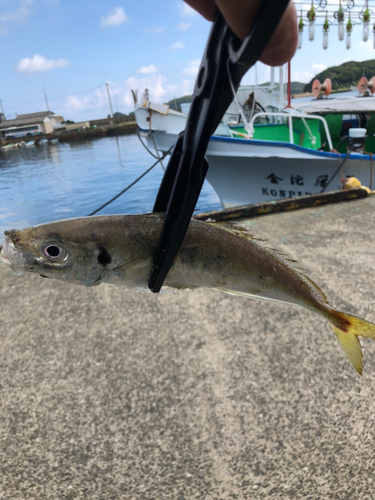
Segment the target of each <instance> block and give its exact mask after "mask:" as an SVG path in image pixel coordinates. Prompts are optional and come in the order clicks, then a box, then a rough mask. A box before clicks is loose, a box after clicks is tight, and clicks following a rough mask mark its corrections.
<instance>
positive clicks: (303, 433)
mask: <svg viewBox="0 0 375 500" xmlns="http://www.w3.org/2000/svg"><path fill="white" fill-rule="evenodd" d="M245 223H246V224H247V225H248V226H249V228H250V229H251V231H252V232H253V234H254V235H255V236H258V237H260V238H265V239H267V240H268V242H267V243H265V244H266V245H268V246H270V247H273V248H278V249H280V250H282V251H284V252H286V253H287V254H289V255H290V256H291V257H293V258H295V259H297V260H298V262H299V264H300V267H302V268H304V269H305V270H306V274H308V275H309V276H310V277H311V278H312V279H313V280H314V281H316V283H317V284H319V285H320V286H321V288H322V289H323V291H324V292H325V293H326V294H327V296H328V298H329V300H330V302H331V304H332V305H334V306H335V307H337V308H339V309H340V310H344V311H347V312H350V313H353V314H356V315H358V316H361V317H365V318H366V319H368V320H370V321H373V322H375V309H374V290H375V260H374V248H375V245H374V244H375V232H374V227H375V197H374V196H370V197H368V198H366V199H363V200H356V201H351V202H345V203H338V204H335V205H327V206H322V207H318V208H315V207H313V208H307V209H302V210H298V211H295V212H288V213H280V214H276V215H269V216H263V217H260V218H253V219H249V220H247V221H245ZM0 280H1V306H0V307H1V315H0V325H1V328H0V422H1V424H0V443H1V446H0V498H1V499H3V498H4V499H11V500H26V499H38V500H42V499H43V500H44V499H58V500H61V499H72V500H73V499H74V500H76V499H77V500H78V499H85V500H88V499H90V500H99V499H100V500H107V499H108V500H109V499H113V500H118V499H124V500H159V499H160V500H161V499H163V500H167V499H168V500H193V499H194V500H195V499H209V500H230V499H241V500H242V499H243V500H249V499H256V500H257V499H259V500H260V499H262V500H271V499H272V500H273V499H293V500H295V499H304V500H307V499H309V500H315V499H316V500H318V499H328V498H330V499H338V500H344V499H348V500H352V499H361V500H370V499H373V498H374V496H375V494H374V491H375V461H374V454H375V451H374V449H375V342H372V341H370V340H362V345H363V346H364V374H363V376H362V377H360V376H359V375H358V374H357V373H356V372H355V370H354V369H353V367H352V366H351V365H350V363H349V361H348V359H347V358H346V355H345V354H344V351H343V350H342V348H341V347H340V345H339V343H338V341H337V339H336V338H335V335H334V333H333V332H332V331H331V329H330V327H329V325H328V323H327V322H326V321H325V320H324V319H322V318H320V317H318V316H317V315H314V314H313V313H310V312H309V311H306V310H304V309H300V308H292V307H288V306H283V305H277V304H272V303H263V302H256V301H252V300H249V299H246V298H242V297H235V296H230V295H225V294H222V293H219V292H215V291H210V290H196V291H180V292H174V293H163V294H160V295H159V296H155V295H153V294H151V293H146V292H141V291H137V292H134V291H133V290H127V289H126V288H120V287H113V286H108V285H107V286H106V285H100V286H98V287H95V288H89V289H86V288H80V287H78V286H74V285H69V284H66V283H60V282H58V281H52V280H47V279H43V278H40V277H37V276H31V275H24V276H14V275H13V274H12V273H11V271H9V270H8V269H4V268H1V269H0Z"/></svg>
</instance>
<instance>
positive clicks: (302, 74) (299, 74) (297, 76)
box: [291, 71, 314, 83]
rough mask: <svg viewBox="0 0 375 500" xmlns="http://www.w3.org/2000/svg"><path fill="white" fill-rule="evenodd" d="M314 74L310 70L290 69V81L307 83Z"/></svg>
mask: <svg viewBox="0 0 375 500" xmlns="http://www.w3.org/2000/svg"><path fill="white" fill-rule="evenodd" d="M313 76H314V74H313V73H311V71H292V76H291V78H292V82H302V83H308V82H309V81H310V80H311V79H312V78H313Z"/></svg>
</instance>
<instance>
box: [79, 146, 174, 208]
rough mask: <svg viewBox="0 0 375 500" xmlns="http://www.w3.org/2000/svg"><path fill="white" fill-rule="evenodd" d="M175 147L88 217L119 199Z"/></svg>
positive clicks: (170, 149)
mask: <svg viewBox="0 0 375 500" xmlns="http://www.w3.org/2000/svg"><path fill="white" fill-rule="evenodd" d="M173 148H174V144H173V146H171V147H170V148H169V149H168V151H167V152H165V153H164V154H163V155H162V157H161V158H159V159H158V160H157V161H156V162H155V163H154V164H153V165H151V167H150V168H148V169H147V170H146V171H145V172H143V174H142V175H140V176H139V177H138V178H137V179H136V180H135V181H133V182H132V183H131V184H129V186H128V187H126V188H125V189H123V190H122V191H121V192H120V193H118V194H116V196H114V197H113V198H111V199H110V200H109V201H107V203H104V205H102V206H101V207H99V208H97V209H96V210H94V211H93V212H91V214H88V217H90V216H91V215H95V214H97V213H98V212H100V210H102V209H103V208H105V207H106V206H108V205H109V204H110V203H112V202H113V201H115V200H117V198H119V197H120V196H121V195H122V194H124V193H125V192H126V191H128V190H129V189H130V188H131V187H132V186H134V184H136V183H137V182H138V181H140V180H141V179H142V177H144V176H145V175H146V174H148V173H149V172H150V171H151V170H152V169H153V168H154V167H155V166H156V165H157V164H158V163H159V162H161V161H162V160H164V158H165V157H166V156H167V155H168V154H169V153H170V152H171V151H172V149H173Z"/></svg>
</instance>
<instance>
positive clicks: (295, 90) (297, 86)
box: [260, 82, 306, 94]
mask: <svg viewBox="0 0 375 500" xmlns="http://www.w3.org/2000/svg"><path fill="white" fill-rule="evenodd" d="M267 85H270V82H266V83H261V84H260V87H266V86H267ZM290 85H291V92H292V94H301V92H305V90H303V89H304V88H305V85H306V83H302V82H290Z"/></svg>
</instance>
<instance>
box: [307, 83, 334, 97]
mask: <svg viewBox="0 0 375 500" xmlns="http://www.w3.org/2000/svg"><path fill="white" fill-rule="evenodd" d="M331 90H332V82H331V80H330V78H326V79H325V80H324V83H323V84H321V83H320V81H319V80H318V79H317V78H315V80H314V81H313V84H312V89H311V91H312V94H313V96H314V97H315V99H317V98H318V97H319V94H320V92H324V95H325V96H327V97H328V96H329V94H330V93H331Z"/></svg>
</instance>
